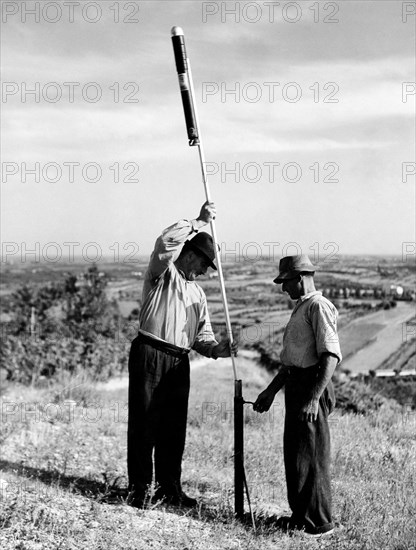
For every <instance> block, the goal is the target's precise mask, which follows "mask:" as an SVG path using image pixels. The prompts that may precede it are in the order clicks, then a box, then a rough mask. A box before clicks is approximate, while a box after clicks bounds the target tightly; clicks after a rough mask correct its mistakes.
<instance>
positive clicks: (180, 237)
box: [148, 220, 193, 279]
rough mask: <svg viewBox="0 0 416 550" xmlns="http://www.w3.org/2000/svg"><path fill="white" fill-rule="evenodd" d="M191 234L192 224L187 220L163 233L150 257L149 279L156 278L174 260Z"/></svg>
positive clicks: (179, 222)
mask: <svg viewBox="0 0 416 550" xmlns="http://www.w3.org/2000/svg"><path fill="white" fill-rule="evenodd" d="M192 233H193V227H192V223H191V222H190V221H188V220H180V221H178V222H177V223H175V224H173V225H171V226H169V227H168V228H166V229H165V230H164V231H163V233H162V234H161V235H160V237H158V239H157V240H156V243H155V247H154V250H153V252H152V255H151V257H150V262H149V267H148V276H149V278H152V279H153V278H155V277H158V276H159V275H161V274H162V273H163V272H164V271H165V270H166V269H167V268H168V267H169V264H171V263H172V262H173V261H175V260H176V258H177V256H178V255H179V252H180V250H181V249H182V245H183V243H184V242H185V241H186V239H187V238H188V237H189V236H190V235H191V234H192Z"/></svg>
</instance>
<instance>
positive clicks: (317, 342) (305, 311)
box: [254, 254, 342, 536]
mask: <svg viewBox="0 0 416 550" xmlns="http://www.w3.org/2000/svg"><path fill="white" fill-rule="evenodd" d="M316 269H317V268H316V267H315V266H314V265H313V264H312V262H311V261H310V259H309V258H308V256H307V255H306V254H301V255H298V256H287V257H285V258H282V259H281V260H280V264H279V274H278V276H277V277H276V279H274V281H273V282H274V283H276V284H282V290H283V292H287V293H288V294H289V296H290V298H292V300H297V302H296V305H295V308H294V309H293V311H292V315H291V317H290V320H289V323H288V324H287V326H286V330H285V333H284V336H283V349H282V352H281V356H280V360H281V363H282V366H281V368H280V369H279V371H278V373H277V375H276V376H275V378H274V379H273V380H272V382H271V383H270V384H269V386H268V387H267V388H266V389H265V390H264V391H263V392H262V393H260V395H259V396H258V398H257V400H256V402H255V404H254V410H256V411H258V412H265V411H268V410H269V408H270V406H271V404H272V403H273V400H274V397H275V395H276V394H277V392H278V391H279V390H280V389H281V388H283V386H284V388H285V406H286V414H285V426H284V435H283V448H284V462H285V472H286V485H287V495H288V501H289V506H290V508H291V510H292V516H290V517H281V518H279V519H278V521H277V525H278V527H280V528H282V529H284V530H286V531H288V530H304V531H305V533H307V534H309V535H312V536H322V535H325V534H330V533H332V532H333V529H334V524H333V521H332V511H331V486H330V435H329V426H328V415H329V414H330V413H331V412H332V410H333V408H334V405H335V397H334V388H333V385H332V382H331V377H332V375H333V373H334V370H335V367H336V366H337V364H338V363H339V362H340V361H341V359H342V356H341V350H340V346H339V340H338V335H337V316H338V312H337V310H336V308H335V307H334V305H333V304H332V303H331V302H330V301H329V300H327V299H326V298H324V297H323V296H322V293H321V292H318V291H317V290H316V289H315V284H314V279H313V276H314V273H315V271H316Z"/></svg>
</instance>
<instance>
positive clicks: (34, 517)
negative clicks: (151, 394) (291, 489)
mask: <svg viewBox="0 0 416 550" xmlns="http://www.w3.org/2000/svg"><path fill="white" fill-rule="evenodd" d="M238 366H239V371H240V372H239V374H240V377H241V378H242V379H243V381H244V397H245V398H246V399H247V400H253V399H254V398H255V397H256V396H257V394H258V392H259V391H260V390H261V389H262V388H263V387H264V386H265V384H266V383H267V380H268V378H269V376H270V375H269V374H267V373H266V371H264V369H261V368H260V367H258V366H257V365H256V364H255V363H254V362H253V361H252V360H250V359H249V358H242V359H240V360H239V361H238ZM232 397H233V382H232V371H231V367H230V364H229V361H228V360H218V361H217V362H214V361H212V362H210V363H208V364H203V363H199V366H198V367H196V368H195V369H194V370H193V372H192V393H191V400H190V407H189V423H188V441H187V448H186V453H185V459H184V473H183V480H184V486H185V489H186V491H187V492H189V493H190V494H193V495H197V496H198V497H199V499H200V501H201V505H200V508H199V509H198V510H197V511H194V512H192V513H190V512H184V511H182V510H179V509H176V508H173V507H170V508H165V507H163V506H157V507H154V508H153V509H150V510H143V511H140V510H135V509H133V508H131V507H129V506H127V505H126V504H125V502H124V499H125V496H126V495H125V490H124V489H125V487H126V465H125V460H126V399H127V388H126V386H125V384H124V383H123V382H121V383H119V384H117V383H116V382H115V381H110V382H109V383H108V384H106V385H103V384H101V385H100V386H97V385H93V384H91V383H90V382H89V381H88V379H87V378H78V379H76V380H69V379H68V380H62V381H61V383H59V384H58V383H56V384H55V385H54V386H51V387H50V388H45V389H42V390H41V389H31V388H27V387H19V386H9V388H8V390H7V392H6V393H5V394H3V396H2V413H3V414H2V417H3V418H2V420H3V422H2V438H3V440H4V442H3V452H2V458H1V461H0V466H1V469H2V474H1V478H2V479H3V480H4V481H3V483H2V492H1V497H2V498H1V503H0V504H1V523H0V525H1V532H0V546H1V548H2V549H4V550H12V549H16V550H17V549H19V550H49V549H51V550H52V549H53V550H56V549H57V548H60V549H63V550H67V549H68V550H69V549H82V550H97V549H109V548H111V549H112V550H122V549H123V550H126V549H131V550H133V549H140V550H142V549H143V550H145V549H148V548H152V549H162V548H163V549H178V550H179V549H180V550H185V549H189V550H190V549H195V550H196V549H201V550H202V549H204V550H213V549H227V550H228V549H234V548H235V549H253V550H254V549H259V548H261V549H265V550H268V549H272V548H279V549H282V550H289V549H290V550H295V549H299V550H300V549H309V548H311V549H315V548H316V549H317V548H328V549H329V548H331V549H339V550H352V549H357V550H358V549H360V550H363V549H368V550H374V549H378V548H383V549H385V550H411V549H414V548H415V543H414V541H415V536H416V533H415V530H414V521H413V519H414V518H413V515H412V510H414V509H415V506H416V497H415V494H416V491H415V489H416V475H415V470H414V463H415V458H416V457H415V435H414V434H415V416H414V412H412V411H405V410H404V409H403V410H402V409H400V408H399V407H398V406H382V407H381V408H380V409H379V410H378V412H377V413H373V414H369V415H367V416H362V415H353V414H346V415H343V416H341V415H339V413H337V414H336V415H334V416H333V417H332V419H331V430H332V436H333V448H332V455H333V488H334V510H335V519H336V521H337V523H340V524H342V525H343V527H342V528H339V529H338V530H337V532H336V534H335V535H334V536H333V537H331V538H328V539H326V540H322V541H317V540H312V541H311V540H309V539H306V538H305V537H304V535H302V534H298V535H296V536H293V537H289V536H287V535H281V534H280V533H279V532H276V531H275V530H273V528H270V527H266V525H265V524H264V522H261V521H260V522H259V527H258V533H257V535H255V534H254V533H253V531H252V529H251V528H247V527H244V526H243V525H240V524H239V523H237V522H235V521H234V519H233V514H232V505H233V501H232V497H233V495H232V489H233V481H232V480H233V477H232V476H233V458H232V454H233V444H232V437H233V426H232V412H231V411H232ZM246 407H247V409H246V423H245V427H246V434H245V443H246V469H247V477H248V482H249V485H250V489H251V495H252V500H253V503H254V506H255V509H256V513H257V514H258V515H263V516H265V515H271V514H280V513H281V512H285V511H287V509H288V506H287V501H286V495H285V483H284V471H283V462H282V449H281V445H282V429H283V413H284V411H283V405H282V399H281V397H279V399H278V400H277V401H276V402H275V404H274V406H273V409H272V410H271V412H269V413H268V414H266V415H262V416H261V415H257V414H254V413H253V412H252V409H251V407H250V406H249V405H246Z"/></svg>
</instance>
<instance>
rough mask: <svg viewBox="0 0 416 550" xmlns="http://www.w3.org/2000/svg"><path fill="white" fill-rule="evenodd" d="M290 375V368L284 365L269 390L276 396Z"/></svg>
mask: <svg viewBox="0 0 416 550" xmlns="http://www.w3.org/2000/svg"><path fill="white" fill-rule="evenodd" d="M288 374H289V367H286V366H285V365H282V366H281V367H280V369H279V372H278V373H277V374H276V376H275V377H274V378H273V380H272V381H271V382H270V384H269V385H268V388H267V389H268V390H270V391H273V392H274V394H276V393H278V392H279V391H280V390H281V389H282V388H283V386H284V385H285V384H286V380H287V377H288Z"/></svg>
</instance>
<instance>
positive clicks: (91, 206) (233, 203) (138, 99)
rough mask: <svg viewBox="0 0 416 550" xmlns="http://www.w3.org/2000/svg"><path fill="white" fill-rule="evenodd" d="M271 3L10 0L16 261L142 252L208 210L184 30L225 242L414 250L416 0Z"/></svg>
mask: <svg viewBox="0 0 416 550" xmlns="http://www.w3.org/2000/svg"><path fill="white" fill-rule="evenodd" d="M36 4H37V5H38V6H39V7H38V8H36ZM274 4H275V6H273V3H270V2H269V3H265V2H257V3H255V2H194V1H177V0H173V1H165V2H157V1H151V2H142V1H140V2H114V1H113V0H111V1H109V2H107V1H101V2H99V3H96V2H84V1H83V0H80V1H79V2H66V3H65V2H59V3H58V2H36V3H35V2H30V1H27V2H7V1H4V2H2V10H3V13H2V15H3V21H2V60H1V65H2V78H3V96H2V104H1V107H2V168H3V171H2V241H3V242H5V243H9V244H8V245H7V246H8V248H7V251H8V252H9V253H10V254H11V255H10V257H12V256H13V254H15V256H16V258H17V254H19V253H20V251H21V248H22V243H26V244H25V245H24V246H26V247H27V249H29V248H31V247H32V248H34V246H35V244H34V243H36V242H38V243H40V244H39V246H40V250H41V251H42V250H43V249H44V248H45V246H46V247H48V243H51V242H56V243H58V245H59V246H60V247H61V251H62V253H63V256H62V259H65V256H66V257H68V254H69V246H68V245H64V243H79V244H76V245H72V250H74V251H75V253H80V252H81V251H82V249H83V247H85V246H86V245H88V243H92V242H95V243H98V246H99V247H100V249H101V251H102V253H103V254H104V255H112V254H114V253H115V250H116V249H117V247H118V248H119V249H120V252H121V253H123V248H124V249H125V252H130V253H133V254H136V252H137V249H135V248H134V246H133V245H128V244H127V243H136V245H137V247H138V250H139V251H140V253H141V254H147V253H149V252H150V251H151V249H152V245H153V243H154V241H155V239H156V237H157V236H158V234H160V232H161V230H162V229H163V228H164V227H166V226H167V225H170V224H171V223H173V222H175V221H176V220H178V219H180V218H188V219H191V218H193V217H196V216H197V215H198V212H199V207H200V205H201V204H202V202H203V201H204V190H203V186H202V183H201V174H200V165H199V157H198V152H197V149H196V148H192V147H189V146H188V143H187V135H186V130H185V123H184V116H183V111H182V104H181V98H180V93H179V86H178V81H177V74H176V70H175V65H174V58H173V50H172V44H171V38H170V29H171V27H172V26H173V25H179V26H181V27H182V28H183V29H184V32H185V37H186V44H187V49H188V56H189V58H190V60H191V63H192V72H193V79H194V85H195V89H196V90H195V93H196V101H197V106H198V110H199V118H200V126H201V133H202V135H203V143H204V148H205V155H206V160H207V162H208V163H209V164H208V168H209V171H210V172H212V176H211V177H210V186H211V193H212V196H213V198H214V200H215V202H216V204H217V209H218V215H217V232H218V236H219V241H220V242H221V243H226V244H224V245H223V248H226V249H227V250H230V251H232V250H238V249H239V250H240V251H246V252H247V251H248V250H249V248H250V247H251V250H250V252H255V251H256V246H259V247H260V248H261V249H262V251H264V252H265V253H266V252H267V251H268V250H270V246H271V245H270V244H269V245H266V244H264V243H274V248H273V252H274V254H275V255H276V256H279V255H280V253H283V252H288V253H290V251H289V250H288V243H297V244H298V246H299V247H300V248H301V249H302V251H304V252H308V249H309V247H312V248H311V250H315V251H316V250H317V248H319V251H320V253H321V257H322V255H323V256H325V253H327V254H328V253H331V251H333V250H335V248H336V249H337V252H338V253H339V254H350V253H365V254H394V255H398V256H399V255H401V254H402V249H403V246H407V250H409V246H410V245H403V243H412V242H414V241H415V175H414V173H415V171H414V161H415V156H414V155H415V153H414V151H415V119H414V114H415V95H414V92H415V88H414V81H415V15H412V13H411V12H412V10H413V9H414V3H412V2H401V1H391V2H390V1H377V2H376V1H374V2H373V1H359V2H354V1H342V2H304V1H301V2H297V3H296V2H280V3H278V2H276V3H274ZM97 6H98V7H97ZM34 9H38V13H37V14H36V15H33V14H31V13H29V11H30V10H34ZM233 9H234V12H233ZM25 10H26V12H28V13H26V12H25ZM117 19H118V22H117ZM94 21H95V22H94ZM36 83H39V84H36ZM64 83H67V84H64ZM68 83H75V84H68ZM128 83H130V84H128ZM412 83H413V84H412ZM233 89H234V90H235V93H231V92H230V91H231V90H233ZM29 90H35V93H29ZM227 92H228V93H227ZM97 94H98V95H97ZM100 95H101V96H100ZM117 99H118V101H117ZM35 163H39V164H38V165H36V164H35ZM48 163H51V164H48ZM64 163H65V164H64ZM71 163H74V164H71ZM75 163H76V164H75ZM94 163H95V164H94ZM127 163H130V164H127ZM36 166H37V167H38V168H39V180H40V181H38V182H37V181H35V179H36V178H37V176H36V175H34V174H33V173H27V174H26V182H24V181H23V180H24V176H25V174H24V172H25V167H26V170H33V169H35V168H36ZM97 167H98V169H97ZM110 167H112V168H110ZM117 168H118V172H119V173H118V179H119V181H116V179H117ZM36 169H37V168H36ZM233 169H234V173H233ZM71 170H73V174H72V173H71ZM14 172H16V173H14ZM71 176H73V177H71ZM94 179H98V181H95V182H94V181H93V180H94ZM129 179H130V181H129ZM48 180H49V181H48ZM53 180H58V181H53ZM71 180H72V181H71ZM131 180H132V181H131ZM135 180H138V181H135ZM10 243H16V245H13V244H10ZM114 243H118V244H117V245H114ZM249 243H257V245H254V244H252V245H250V244H249ZM328 243H335V244H334V245H329V244H328ZM129 247H130V248H129ZM325 247H326V248H325ZM46 250H47V252H46V253H47V254H49V255H50V257H51V258H52V257H54V252H53V249H52V248H49V249H48V248H47V249H46ZM3 251H4V249H3ZM325 251H326V252H325ZM309 252H310V250H309ZM88 253H89V255H90V256H91V257H93V255H94V251H93V250H92V249H90V250H89V252H88ZM230 257H231V256H230ZM28 258H29V259H30V256H28Z"/></svg>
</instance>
